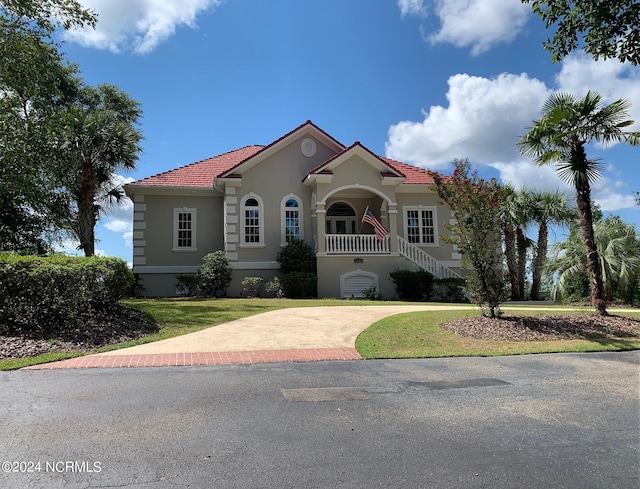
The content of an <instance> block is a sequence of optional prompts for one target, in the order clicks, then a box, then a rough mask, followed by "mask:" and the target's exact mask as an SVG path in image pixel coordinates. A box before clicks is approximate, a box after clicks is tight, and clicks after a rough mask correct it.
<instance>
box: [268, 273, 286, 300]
mask: <svg viewBox="0 0 640 489" xmlns="http://www.w3.org/2000/svg"><path fill="white" fill-rule="evenodd" d="M264 293H265V296H266V297H277V298H279V299H281V298H282V297H284V290H282V285H280V279H279V278H278V277H275V278H274V279H273V280H271V281H270V282H267V283H266V284H265V285H264Z"/></svg>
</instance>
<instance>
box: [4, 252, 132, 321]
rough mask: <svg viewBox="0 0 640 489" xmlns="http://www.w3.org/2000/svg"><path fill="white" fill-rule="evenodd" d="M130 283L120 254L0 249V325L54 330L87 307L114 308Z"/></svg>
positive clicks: (71, 319) (129, 276)
mask: <svg viewBox="0 0 640 489" xmlns="http://www.w3.org/2000/svg"><path fill="white" fill-rule="evenodd" d="M133 284H134V278H133V273H132V272H131V270H130V269H129V267H127V264H126V262H125V261H124V260H121V259H119V258H105V257H96V256H93V257H91V258H84V257H70V256H64V255H54V256H50V257H37V256H18V255H15V254H11V253H0V327H5V328H7V329H8V330H9V331H10V332H15V331H24V332H27V331H31V330H56V329H59V328H60V327H62V326H66V325H68V324H70V323H74V322H76V321H77V320H78V318H79V317H80V316H81V315H82V314H83V313H85V312H87V311H107V310H109V309H111V308H114V307H116V305H117V304H118V302H119V301H120V300H121V299H122V298H124V297H126V296H127V295H129V294H130V292H131V289H132V287H133Z"/></svg>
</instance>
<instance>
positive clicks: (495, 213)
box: [429, 160, 505, 318]
mask: <svg viewBox="0 0 640 489" xmlns="http://www.w3.org/2000/svg"><path fill="white" fill-rule="evenodd" d="M453 164H454V166H455V169H454V171H453V174H452V175H451V177H448V178H445V177H443V176H442V175H440V174H438V173H435V172H429V175H430V176H431V177H432V178H433V181H434V188H435V190H436V192H437V193H438V197H440V199H442V201H443V202H444V204H445V205H446V206H447V207H449V208H450V209H451V211H453V214H454V215H455V217H456V222H455V224H450V225H447V227H448V229H449V230H450V231H451V234H450V236H447V237H445V238H444V239H446V240H448V241H449V242H451V243H453V244H455V245H457V246H458V249H459V250H460V252H461V253H462V254H463V256H464V260H465V261H466V262H467V263H469V264H470V265H471V273H470V274H469V276H468V277H467V288H468V290H469V293H470V295H471V299H472V300H473V302H475V303H476V304H478V305H479V306H480V308H481V310H482V314H483V315H485V316H489V317H492V318H494V317H496V316H497V315H498V312H499V306H500V303H501V302H502V301H503V300H504V299H505V287H504V277H503V271H502V250H501V246H500V218H499V214H500V203H501V199H502V198H503V195H504V191H503V189H502V187H501V186H500V185H499V184H498V183H497V182H496V180H495V179H491V181H486V180H484V179H481V178H478V174H477V173H476V172H474V173H472V174H471V175H469V171H470V169H471V166H470V164H469V161H468V160H455V161H454V162H453Z"/></svg>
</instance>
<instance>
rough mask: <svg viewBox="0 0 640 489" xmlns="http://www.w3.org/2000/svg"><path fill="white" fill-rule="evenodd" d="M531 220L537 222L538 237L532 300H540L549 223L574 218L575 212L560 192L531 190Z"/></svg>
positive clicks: (561, 222)
mask: <svg viewBox="0 0 640 489" xmlns="http://www.w3.org/2000/svg"><path fill="white" fill-rule="evenodd" d="M531 200H532V203H533V205H532V212H533V220H534V221H535V222H537V223H538V239H537V243H536V253H535V258H534V261H533V273H532V278H531V293H530V296H529V297H530V299H531V300H532V301H537V300H540V286H541V283H542V272H543V270H544V265H545V261H546V259H547V249H548V242H549V240H548V237H549V225H551V224H563V223H568V222H571V221H572V220H574V219H576V217H577V216H576V212H575V210H574V209H572V208H570V207H569V206H568V204H567V199H566V198H565V196H564V195H562V194H561V193H560V192H532V196H531Z"/></svg>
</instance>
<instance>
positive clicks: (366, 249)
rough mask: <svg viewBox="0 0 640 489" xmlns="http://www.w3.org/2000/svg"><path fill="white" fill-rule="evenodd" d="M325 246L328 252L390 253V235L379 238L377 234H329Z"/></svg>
mask: <svg viewBox="0 0 640 489" xmlns="http://www.w3.org/2000/svg"><path fill="white" fill-rule="evenodd" d="M325 246H326V251H327V253H328V254H345V255H346V254H350V253H357V254H359V255H366V254H369V255H374V254H377V255H380V254H389V253H390V249H389V236H385V237H384V238H383V239H381V240H379V239H378V238H377V236H376V235H375V234H327V235H326V236H325Z"/></svg>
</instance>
